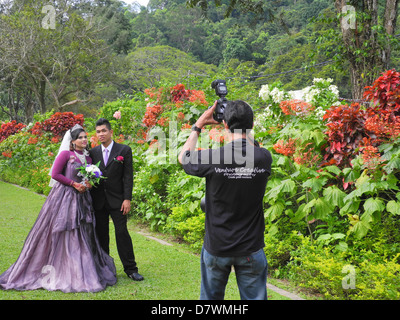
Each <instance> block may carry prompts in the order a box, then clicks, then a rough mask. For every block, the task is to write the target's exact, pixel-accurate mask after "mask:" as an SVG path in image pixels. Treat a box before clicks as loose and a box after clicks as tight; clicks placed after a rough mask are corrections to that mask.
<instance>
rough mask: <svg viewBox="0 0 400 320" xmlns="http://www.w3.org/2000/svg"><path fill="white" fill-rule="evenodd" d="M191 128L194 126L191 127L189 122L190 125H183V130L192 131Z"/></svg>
mask: <svg viewBox="0 0 400 320" xmlns="http://www.w3.org/2000/svg"><path fill="white" fill-rule="evenodd" d="M190 128H192V126H191V125H190V123H189V122H188V123H184V124H183V125H182V127H181V130H187V129H190Z"/></svg>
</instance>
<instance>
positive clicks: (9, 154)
mask: <svg viewBox="0 0 400 320" xmlns="http://www.w3.org/2000/svg"><path fill="white" fill-rule="evenodd" d="M1 154H2V155H3V156H4V157H6V158H11V157H12V151H4V152H2V153H1Z"/></svg>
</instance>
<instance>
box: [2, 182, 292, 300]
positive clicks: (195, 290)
mask: <svg viewBox="0 0 400 320" xmlns="http://www.w3.org/2000/svg"><path fill="white" fill-rule="evenodd" d="M45 200H46V199H45V197H43V196H41V195H38V194H35V193H33V192H31V191H29V190H24V189H21V188H18V187H16V186H14V185H11V184H7V183H4V182H1V181H0V203H1V206H0V273H2V272H4V271H5V270H7V269H8V268H9V267H10V265H11V264H13V263H14V262H15V260H16V259H17V258H18V255H19V253H20V251H21V249H22V246H23V244H24V241H25V238H26V236H27V235H28V232H29V230H30V229H31V227H32V226H33V224H34V222H35V220H36V218H37V216H38V214H39V211H40V209H41V207H42V205H43V203H44V202H45ZM128 228H129V231H130V234H131V237H132V241H133V246H134V250H135V256H136V261H137V263H138V267H139V272H140V273H141V274H142V275H143V276H144V277H145V280H144V281H141V282H135V281H132V280H130V279H129V278H128V277H127V276H126V275H125V273H124V271H123V267H122V264H121V261H120V259H119V257H118V254H117V251H116V245H115V239H114V236H113V231H114V230H113V224H112V223H111V224H110V233H111V235H112V236H111V237H110V238H111V245H110V250H111V252H110V255H111V256H112V257H113V258H114V261H115V265H116V268H117V276H118V282H117V284H116V285H114V286H112V287H108V288H107V289H106V290H104V291H101V292H96V293H63V292H61V291H54V292H51V291H46V290H42V289H40V290H31V291H15V290H0V300H198V298H199V293H200V258H199V256H198V255H196V254H194V253H192V252H190V251H189V249H188V248H187V247H186V246H185V245H182V244H178V243H172V246H167V245H163V244H161V243H159V242H157V241H155V240H152V239H149V238H147V237H146V236H144V235H142V234H139V233H138V232H137V231H138V226H137V225H136V224H135V222H134V221H131V220H130V221H129V223H128ZM268 296H269V299H270V300H285V299H287V298H285V297H283V296H280V295H279V294H277V293H275V292H273V291H271V290H269V291H268ZM225 299H226V300H238V299H240V297H239V292H238V289H237V285H236V280H235V276H234V274H231V276H230V279H229V282H228V285H227V288H226V295H225Z"/></svg>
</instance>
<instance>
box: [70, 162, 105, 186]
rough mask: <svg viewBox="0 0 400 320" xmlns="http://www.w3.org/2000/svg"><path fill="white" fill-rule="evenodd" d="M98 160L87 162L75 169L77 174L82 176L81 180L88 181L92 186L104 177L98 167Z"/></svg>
mask: <svg viewBox="0 0 400 320" xmlns="http://www.w3.org/2000/svg"><path fill="white" fill-rule="evenodd" d="M99 164H100V161H99V162H98V163H97V164H87V163H85V165H84V166H81V167H79V168H78V169H77V170H79V172H78V176H79V177H82V182H89V183H90V184H91V185H92V186H95V185H97V184H99V182H100V180H101V179H105V178H106V177H103V173H102V172H101V171H100V169H99Z"/></svg>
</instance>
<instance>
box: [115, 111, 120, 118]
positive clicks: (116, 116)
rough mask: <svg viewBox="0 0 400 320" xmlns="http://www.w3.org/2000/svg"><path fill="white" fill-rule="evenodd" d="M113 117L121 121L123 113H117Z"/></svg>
mask: <svg viewBox="0 0 400 320" xmlns="http://www.w3.org/2000/svg"><path fill="white" fill-rule="evenodd" d="M113 117H114V118H115V119H121V111H115V113H114V115H113Z"/></svg>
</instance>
